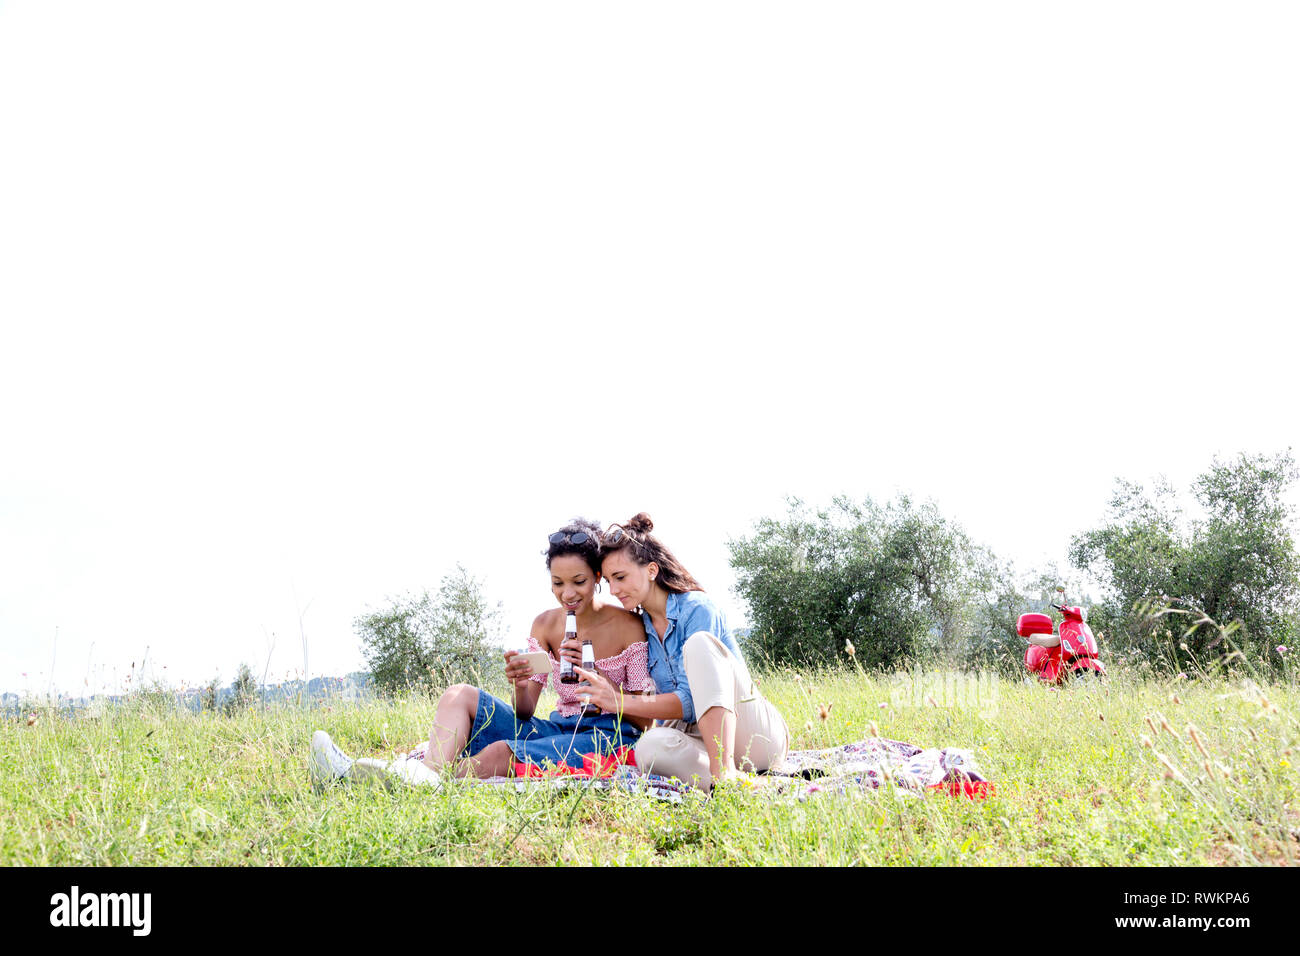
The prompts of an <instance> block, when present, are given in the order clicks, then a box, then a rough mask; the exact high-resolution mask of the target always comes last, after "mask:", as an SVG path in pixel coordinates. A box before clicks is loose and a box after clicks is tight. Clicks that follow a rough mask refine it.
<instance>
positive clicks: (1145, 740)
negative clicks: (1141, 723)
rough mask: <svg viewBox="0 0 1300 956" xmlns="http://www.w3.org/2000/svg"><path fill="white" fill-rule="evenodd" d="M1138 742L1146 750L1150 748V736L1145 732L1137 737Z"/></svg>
mask: <svg viewBox="0 0 1300 956" xmlns="http://www.w3.org/2000/svg"><path fill="white" fill-rule="evenodd" d="M1138 743H1140V744H1141V745H1142V746H1143V747H1145V748H1147V749H1148V750H1150V749H1151V746H1152V744H1151V738H1150V737H1148V736H1147V735H1146V734H1143V735H1142V736H1141V737H1139V738H1138Z"/></svg>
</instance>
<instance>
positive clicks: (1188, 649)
mask: <svg viewBox="0 0 1300 956" xmlns="http://www.w3.org/2000/svg"><path fill="white" fill-rule="evenodd" d="M1178 646H1179V647H1181V648H1182V649H1183V650H1185V651H1190V650H1191V648H1189V647H1188V646H1187V642H1186V641H1183V642H1181V643H1180V644H1179V645H1178Z"/></svg>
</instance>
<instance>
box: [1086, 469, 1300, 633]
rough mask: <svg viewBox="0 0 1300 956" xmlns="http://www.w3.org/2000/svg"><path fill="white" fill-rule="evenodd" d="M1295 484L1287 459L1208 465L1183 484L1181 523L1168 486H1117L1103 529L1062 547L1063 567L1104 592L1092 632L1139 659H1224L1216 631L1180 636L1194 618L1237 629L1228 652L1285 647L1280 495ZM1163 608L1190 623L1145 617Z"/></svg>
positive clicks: (1291, 553) (1288, 622)
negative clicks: (1190, 501)
mask: <svg viewBox="0 0 1300 956" xmlns="http://www.w3.org/2000/svg"><path fill="white" fill-rule="evenodd" d="M1296 477H1297V470H1296V464H1295V461H1294V459H1293V458H1292V456H1291V453H1290V452H1289V451H1288V452H1286V453H1283V454H1279V455H1275V456H1272V457H1268V456H1264V455H1255V456H1248V455H1244V454H1243V455H1240V456H1238V457H1237V458H1236V459H1235V460H1233V461H1230V462H1226V463H1223V462H1220V461H1218V460H1217V459H1215V460H1214V462H1213V464H1212V465H1211V467H1210V469H1209V470H1208V471H1207V472H1205V473H1204V474H1202V475H1201V476H1200V477H1199V478H1197V480H1196V481H1195V483H1194V484H1193V488H1192V491H1193V494H1194V497H1195V500H1196V502H1197V504H1198V505H1199V514H1197V515H1195V516H1191V517H1189V516H1188V515H1187V514H1186V513H1185V511H1184V510H1183V509H1182V508H1181V507H1180V505H1179V503H1178V500H1177V497H1176V494H1175V492H1174V489H1173V488H1172V487H1171V486H1169V485H1168V483H1165V482H1160V483H1157V484H1156V485H1155V486H1154V487H1153V488H1152V490H1151V491H1150V492H1148V491H1146V490H1145V489H1144V488H1143V487H1142V486H1141V485H1138V484H1135V483H1132V482H1128V481H1124V480H1119V481H1117V483H1116V489H1115V494H1114V496H1113V497H1112V499H1111V502H1110V513H1109V515H1108V518H1107V520H1106V523H1105V524H1103V526H1102V527H1100V528H1096V529H1094V530H1091V531H1086V532H1084V533H1082V534H1079V535H1076V536H1075V537H1074V538H1073V539H1072V541H1071V545H1070V560H1071V562H1072V563H1073V564H1074V565H1075V566H1076V567H1077V568H1079V569H1080V570H1083V571H1086V572H1088V573H1090V574H1091V575H1093V576H1094V577H1095V578H1097V580H1099V581H1100V582H1102V583H1103V585H1104V586H1105V588H1106V598H1105V602H1104V604H1103V606H1101V607H1100V608H1098V609H1097V612H1098V613H1096V614H1094V623H1095V624H1097V626H1099V627H1106V626H1109V629H1110V632H1111V634H1112V636H1113V637H1114V638H1115V639H1117V640H1120V641H1122V642H1124V643H1125V644H1126V645H1127V646H1128V647H1129V649H1130V650H1134V651H1137V652H1140V653H1143V654H1146V655H1148V656H1149V655H1151V654H1153V653H1155V652H1157V651H1159V650H1170V649H1171V648H1172V647H1174V646H1175V645H1177V644H1180V643H1184V642H1185V643H1187V645H1188V648H1189V649H1190V651H1191V652H1192V653H1195V654H1198V655H1200V654H1205V653H1207V652H1214V653H1223V652H1226V651H1227V650H1228V647H1227V646H1225V645H1223V644H1222V641H1221V632H1220V631H1219V629H1217V628H1213V627H1201V628H1198V629H1196V630H1194V631H1193V632H1192V633H1190V634H1185V633H1183V632H1184V631H1185V630H1186V629H1187V627H1188V626H1189V625H1190V624H1191V623H1193V622H1194V621H1195V620H1196V619H1197V618H1199V616H1200V615H1202V614H1203V615H1205V616H1207V617H1209V618H1210V619H1211V620H1213V621H1215V622H1216V623H1218V624H1219V625H1230V624H1233V623H1234V622H1239V625H1240V636H1239V637H1238V638H1237V639H1236V643H1238V645H1243V644H1244V645H1245V646H1246V647H1247V648H1249V649H1252V650H1254V651H1257V652H1258V651H1264V652H1267V649H1268V648H1269V647H1272V646H1275V645H1277V644H1285V643H1289V642H1290V640H1291V636H1292V635H1293V634H1294V633H1295V631H1296V628H1297V622H1298V621H1300V615H1298V614H1297V609H1298V599H1300V562H1298V561H1297V556H1296V551H1295V545H1294V539H1293V534H1292V529H1291V524H1292V514H1291V508H1290V506H1289V505H1288V504H1287V502H1286V500H1285V494H1286V491H1287V489H1288V488H1289V487H1290V486H1291V485H1292V484H1293V483H1294V482H1295V480H1296ZM1163 607H1172V608H1175V609H1178V610H1185V611H1188V612H1191V616H1190V617H1186V618H1180V619H1177V623H1171V619H1170V618H1169V617H1167V616H1158V615H1156V614H1153V613H1151V611H1152V608H1155V609H1159V608H1163ZM1166 631H1168V632H1169V633H1168V634H1166Z"/></svg>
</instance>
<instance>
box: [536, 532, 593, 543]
mask: <svg viewBox="0 0 1300 956" xmlns="http://www.w3.org/2000/svg"><path fill="white" fill-rule="evenodd" d="M589 537H591V536H590V535H589V534H587V532H585V531H573V532H568V531H557V532H555V534H553V535H551V536H550V537H549V538H547V539H546V540H547V541H549V542H551V544H564V542H566V541H568V542H569V543H570V544H586V542H587V539H588V538H589Z"/></svg>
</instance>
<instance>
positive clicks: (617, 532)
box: [600, 524, 641, 544]
mask: <svg viewBox="0 0 1300 956" xmlns="http://www.w3.org/2000/svg"><path fill="white" fill-rule="evenodd" d="M600 537H601V540H602V541H604V542H605V543H606V544H618V543H619V542H620V541H622V540H623V539H624V538H626V539H627V540H628V541H631V542H632V543H633V544H640V543H641V542H640V541H639V540H638V539H637V538H636V536H635V535H633V533H632V532H631V531H629V530H628V529H627V528H624V527H623V526H622V525H620V524H612V525H610V526H609V528H608V529H607V530H605V531H604V532H602V533H601V536H600Z"/></svg>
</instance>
